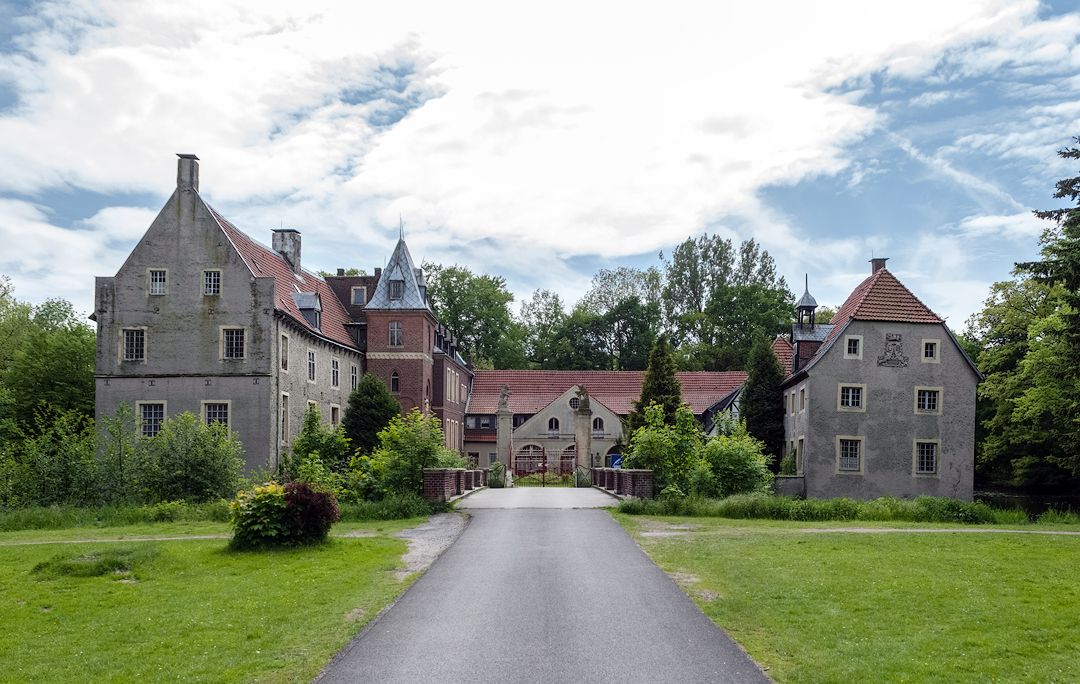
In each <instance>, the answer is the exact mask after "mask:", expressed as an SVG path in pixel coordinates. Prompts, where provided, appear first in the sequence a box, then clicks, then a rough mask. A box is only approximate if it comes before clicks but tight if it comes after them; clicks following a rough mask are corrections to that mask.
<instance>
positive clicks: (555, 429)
mask: <svg viewBox="0 0 1080 684" xmlns="http://www.w3.org/2000/svg"><path fill="white" fill-rule="evenodd" d="M548 432H549V433H551V434H553V435H557V434H559V419H558V418H549V419H548Z"/></svg>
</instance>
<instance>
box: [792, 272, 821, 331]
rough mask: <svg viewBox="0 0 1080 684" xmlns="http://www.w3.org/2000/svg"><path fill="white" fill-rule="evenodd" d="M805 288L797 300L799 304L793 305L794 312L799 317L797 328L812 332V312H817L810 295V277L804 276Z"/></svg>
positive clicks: (812, 297)
mask: <svg viewBox="0 0 1080 684" xmlns="http://www.w3.org/2000/svg"><path fill="white" fill-rule="evenodd" d="M805 277H806V287H805V289H804V290H803V296H802V297H800V298H799V303H798V304H796V305H795V310H796V311H797V312H798V316H799V328H801V329H807V330H813V329H814V311H815V310H817V300H816V299H814V296H813V295H811V294H810V275H809V274H806V276H805Z"/></svg>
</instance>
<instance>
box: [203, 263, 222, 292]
mask: <svg viewBox="0 0 1080 684" xmlns="http://www.w3.org/2000/svg"><path fill="white" fill-rule="evenodd" d="M202 282H203V286H202V293H203V296H204V297H216V296H218V295H219V294H221V271H219V270H216V269H211V270H206V271H203V272H202Z"/></svg>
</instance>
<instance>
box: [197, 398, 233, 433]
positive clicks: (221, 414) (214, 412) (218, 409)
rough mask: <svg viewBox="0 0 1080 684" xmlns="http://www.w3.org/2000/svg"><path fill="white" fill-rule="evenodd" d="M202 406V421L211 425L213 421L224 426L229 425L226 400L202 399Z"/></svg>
mask: <svg viewBox="0 0 1080 684" xmlns="http://www.w3.org/2000/svg"><path fill="white" fill-rule="evenodd" d="M202 407H203V422H205V423H206V424H207V425H213V424H214V423H221V424H222V425H224V426H225V427H229V402H227V401H204V402H203V403H202Z"/></svg>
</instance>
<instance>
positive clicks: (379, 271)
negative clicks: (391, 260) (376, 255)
mask: <svg viewBox="0 0 1080 684" xmlns="http://www.w3.org/2000/svg"><path fill="white" fill-rule="evenodd" d="M381 277H382V269H381V268H376V269H375V280H378V279H379V278H381Z"/></svg>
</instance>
